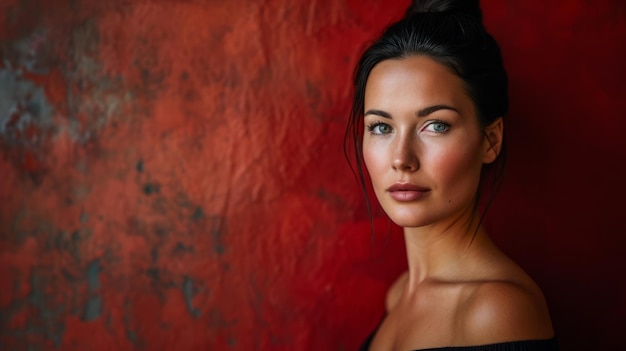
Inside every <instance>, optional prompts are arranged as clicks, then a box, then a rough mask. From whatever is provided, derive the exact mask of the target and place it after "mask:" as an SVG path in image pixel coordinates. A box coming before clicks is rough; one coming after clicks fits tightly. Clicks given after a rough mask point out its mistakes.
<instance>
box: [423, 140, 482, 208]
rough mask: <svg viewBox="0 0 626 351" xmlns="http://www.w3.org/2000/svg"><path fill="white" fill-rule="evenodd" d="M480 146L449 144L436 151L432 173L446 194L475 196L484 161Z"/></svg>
mask: <svg viewBox="0 0 626 351" xmlns="http://www.w3.org/2000/svg"><path fill="white" fill-rule="evenodd" d="M478 150H479V149H478V146H474V147H468V146H467V144H465V145H462V144H459V145H449V146H447V147H443V148H441V149H440V150H437V151H436V152H434V153H433V154H432V155H431V156H432V157H431V158H430V162H429V163H430V164H431V165H432V168H431V169H432V175H433V176H435V179H437V180H438V182H439V186H441V187H442V188H443V190H445V192H446V194H448V195H446V196H452V195H455V194H456V195H460V194H463V195H464V197H467V196H472V197H473V196H474V194H475V193H476V191H477V189H478V182H479V179H480V171H481V166H482V162H481V159H480V158H479V153H478Z"/></svg>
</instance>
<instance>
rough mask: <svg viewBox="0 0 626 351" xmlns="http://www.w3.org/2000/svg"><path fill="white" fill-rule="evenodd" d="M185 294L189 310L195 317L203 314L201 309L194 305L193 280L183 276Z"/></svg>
mask: <svg viewBox="0 0 626 351" xmlns="http://www.w3.org/2000/svg"><path fill="white" fill-rule="evenodd" d="M182 289H183V296H184V297H185V305H186V306H187V311H188V312H189V314H191V315H192V316H193V317H195V318H198V317H200V316H201V314H202V313H201V311H200V310H199V309H197V308H195V307H193V297H194V295H195V293H194V290H193V281H192V280H191V279H190V278H189V277H187V276H185V277H183V287H182Z"/></svg>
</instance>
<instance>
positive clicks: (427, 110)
mask: <svg viewBox="0 0 626 351" xmlns="http://www.w3.org/2000/svg"><path fill="white" fill-rule="evenodd" d="M439 110H451V111H455V112H456V113H460V112H459V110H457V109H455V108H454V107H452V106H448V105H433V106H429V107H425V108H423V109H421V110H419V111H417V113H415V115H416V116H417V117H426V116H428V115H430V114H431V113H434V112H436V111H439ZM367 115H376V116H380V117H383V118H390V119H391V115H390V114H389V113H388V112H385V111H382V110H374V109H372V110H367V112H365V114H363V116H367Z"/></svg>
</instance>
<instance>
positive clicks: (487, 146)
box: [483, 117, 504, 163]
mask: <svg viewBox="0 0 626 351" xmlns="http://www.w3.org/2000/svg"><path fill="white" fill-rule="evenodd" d="M483 135H484V136H485V139H484V153H483V163H491V162H493V161H495V160H496V158H498V155H500V150H501V149H502V137H503V136H504V122H503V121H502V117H499V118H497V119H496V120H495V121H494V122H493V123H491V124H490V125H488V126H487V127H486V128H485V130H484V131H483Z"/></svg>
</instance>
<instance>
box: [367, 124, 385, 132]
mask: <svg viewBox="0 0 626 351" xmlns="http://www.w3.org/2000/svg"><path fill="white" fill-rule="evenodd" d="M382 125H388V124H387V123H383V122H380V121H376V122H373V123H370V124H368V125H367V130H368V131H369V132H370V133H372V132H373V131H374V129H375V128H376V127H378V126H382ZM372 134H380V133H372Z"/></svg>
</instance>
